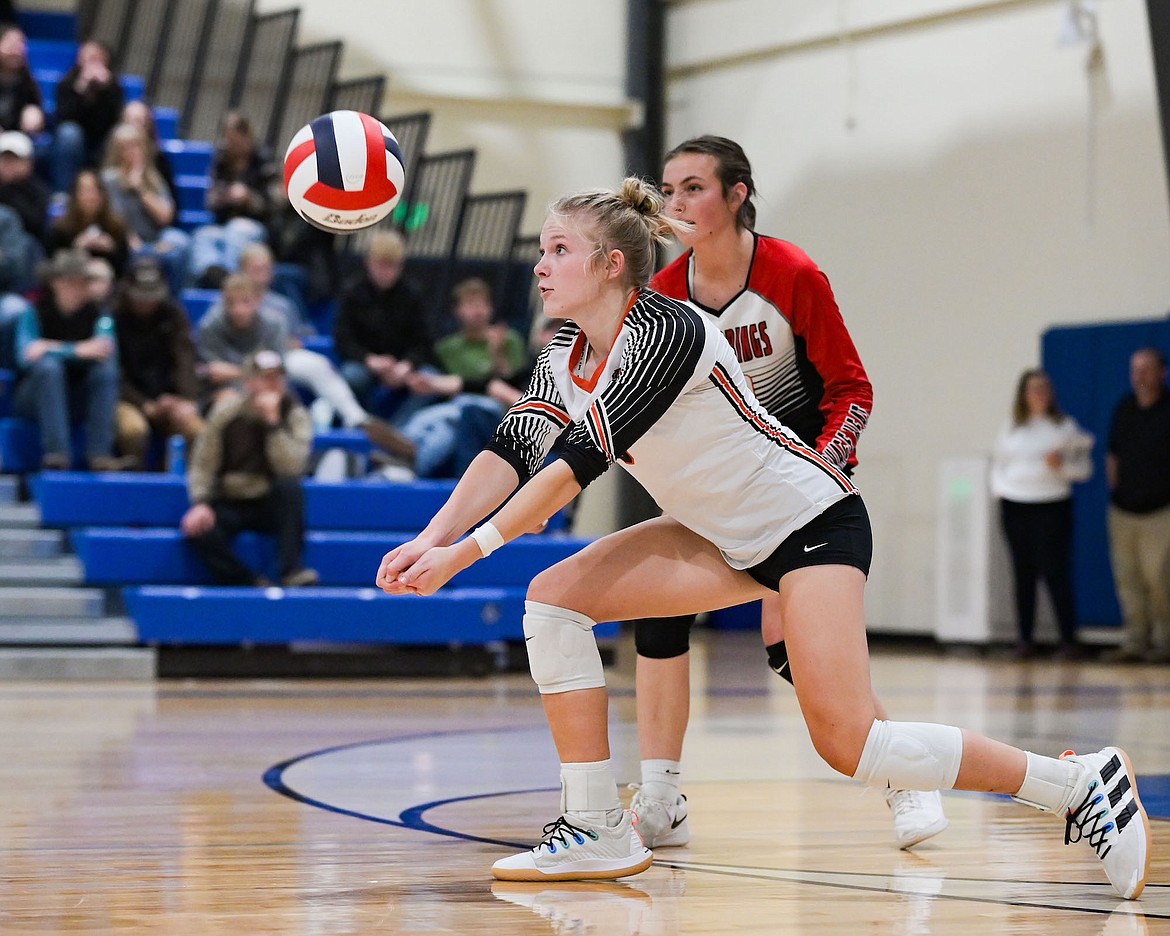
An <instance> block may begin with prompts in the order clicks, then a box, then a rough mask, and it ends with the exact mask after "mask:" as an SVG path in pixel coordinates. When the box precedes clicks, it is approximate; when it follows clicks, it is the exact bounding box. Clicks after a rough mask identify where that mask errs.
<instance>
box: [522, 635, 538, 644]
mask: <svg viewBox="0 0 1170 936" xmlns="http://www.w3.org/2000/svg"><path fill="white" fill-rule="evenodd" d="M535 636H536V634H533V635H532V637H535ZM532 637H525V638H524V642H525V643H528V641H530V640H531V639H532Z"/></svg>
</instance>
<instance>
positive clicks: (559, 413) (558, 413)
mask: <svg viewBox="0 0 1170 936" xmlns="http://www.w3.org/2000/svg"><path fill="white" fill-rule="evenodd" d="M509 412H512V413H528V412H535V413H537V414H538V415H540V416H546V417H548V418H549V419H551V420H552V421H553V422H555V423H556V424H557V425H559V426H567V425H568V424H569V423H570V422H571V421H572V420H570V419H569V414H568V413H566V412H565V411H564V410H562V409H558V408H557V407H555V406H553V405H552V404H551V403H546V402H545V401H544V400H529V401H528V402H526V403H518V404H516V405H515V406H513V407H512V409H511V410H510V411H509Z"/></svg>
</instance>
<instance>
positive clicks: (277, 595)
mask: <svg viewBox="0 0 1170 936" xmlns="http://www.w3.org/2000/svg"><path fill="white" fill-rule="evenodd" d="M124 595H125V599H126V607H127V609H128V610H129V612H130V614H131V616H132V617H133V618H134V620H135V621H136V622H137V624H138V632H139V638H140V639H141V640H142V641H144V642H147V643H165V644H170V645H183V644H198V645H215V644H229V645H231V644H240V643H247V644H279V645H284V644H290V643H310V642H311V643H325V644H340V643H348V644H397V645H410V644H422V645H429V646H435V645H453V644H454V645H478V644H485V643H492V642H495V641H503V640H513V641H519V640H523V638H524V632H523V629H522V624H521V622H522V620H523V615H524V590H523V589H503V588H486V589H462V590H456V591H453V592H451V593H450V594H442V593H440V594H437V595H432V596H431V597H429V598H426V599H419V598H415V597H406V596H401V597H391V596H389V595H384V594H382V592H381V591H379V590H377V589H375V588H373V587H367V588H360V589H347V590H344V591H338V590H332V589H326V588H299V589H289V590H285V589H258V588H215V589H210V588H208V589H203V588H194V587H186V588H174V587H170V588H167V587H160V586H144V587H141V588H129V589H126V591H125V592H124ZM599 631H600V633H599V636H601V637H612V636H614V635H615V633H616V627H615V626H614V625H600V626H599Z"/></svg>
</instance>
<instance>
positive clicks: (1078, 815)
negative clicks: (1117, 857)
mask: <svg viewBox="0 0 1170 936" xmlns="http://www.w3.org/2000/svg"><path fill="white" fill-rule="evenodd" d="M1098 786H1099V784H1098V783H1097V781H1096V780H1092V781H1090V782H1089V791H1088V792H1087V793H1086V794H1085V798H1084V800H1082V801H1081V805H1080V806H1078V807H1077V808H1076V809H1074V810H1072V811H1071V812H1069V813H1068V815H1066V816H1065V819H1064V844H1065V845H1071V844H1073V843H1075V842H1079V841H1080V840H1081V839H1082V838H1085V837H1086V836H1087V837H1088V839H1089V845H1090V846H1091V847H1092V848H1093V850H1094V851H1096V852H1097V857H1098V858H1102V859H1103V858H1104V857H1105V856H1106V855H1108V854H1109V850H1110V849H1111V848H1112V847H1113V845H1112V843H1110V842H1109V841H1108V835H1109V833H1110V832H1112V831H1113V828H1114V826H1113V823H1112V822H1106V823H1104V824H1101V820H1102V819H1104V818H1105V817H1106V816H1108V815H1109V809H1108V807H1102V808H1101V809H1100V810H1098V811H1096V812H1092V811H1091V810H1092V808H1093V807H1094V806H1096V805H1097V804H1098V803H1103V802H1104V801H1105V796H1104V794H1103V793H1098V792H1097V787H1098ZM1074 828H1075V829H1076V837H1075V838H1074V837H1073V829H1074ZM1102 849H1104V851H1102Z"/></svg>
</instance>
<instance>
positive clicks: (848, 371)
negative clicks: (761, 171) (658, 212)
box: [650, 234, 873, 466]
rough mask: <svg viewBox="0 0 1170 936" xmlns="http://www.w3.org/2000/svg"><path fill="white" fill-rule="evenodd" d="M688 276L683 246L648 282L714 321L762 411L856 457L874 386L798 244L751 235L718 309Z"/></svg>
mask: <svg viewBox="0 0 1170 936" xmlns="http://www.w3.org/2000/svg"><path fill="white" fill-rule="evenodd" d="M693 278H694V262H693V253H692V251H687V252H686V253H685V254H683V255H682V256H681V257H678V258H677V259H676V260H675V261H674V262H673V263H671V264H669V265H668V266H666V267H664V268H663V269H662V270H660V271H659V272H658V274H657V275H656V276H655V277H654V279H653V280H651V283H650V286H651V288H652V289H654V290H656V291H658V292H660V293H662V294H663V295H666V296H670V297H672V298H674V299H679V300H681V301H683V302H687V303H689V304H690V305H692V306H693V307H694V308H696V309H698V310H699V311H701V312H702V313H704V314H705V315H706V316H707V317H708V318H710V320H711V321H712V322H714V323H715V326H716V327H717V328H719V329H720V330H721V331H722V332H723V335H724V337H725V338H726V339H727V341H728V343H729V344H730V345H731V347H732V348H733V349H734V350H735V356H736V357H737V358H738V359H739V363H740V366H741V367H742V368H743V372H744V374H745V375H746V377H747V378H748V381H749V383H750V384H751V388H752V390H753V392H754V393H755V395H756V398H757V399H758V400H759V401H760V403H761V404H763V406H764V408H765V409H766V410H767V411H768V412H769V413H771V414H772V415H773V416H775V417H776V418H777V419H779V420H780V422H782V423H783V424H784V425H785V426H787V427H788V428H789V429H791V430H792V431H793V432H795V433H796V434H797V435H798V436H800V438H802V439H803V440H804V441H805V442H806V443H808V444H809V445H811V446H813V447H814V448H815V449H816V450H817V451H819V452H821V453H822V454H824V455H825V456H826V457H827V458H829V459H830V460H831V461H833V462H834V464H837V465H839V466H845V465H854V464H856V463H857V457H856V448H857V439H858V437H859V436H860V435H861V431H862V430H863V429H864V428H865V424H866V422H867V421H868V420H869V414H870V411H871V410H872V408H873V388H872V387H871V386H870V383H869V378H868V377H867V376H866V374H865V368H864V367H863V366H862V364H861V359H860V358H859V357H858V355H857V349H856V348H855V347H854V345H853V339H852V338H850V337H849V332H848V331H847V330H846V329H845V322H844V321H843V320H842V318H841V312H840V310H839V309H838V308H837V302H836V300H835V299H834V298H833V290H832V288H831V287H830V286H829V280H828V278H827V277H826V276H825V274H824V273H822V272H821V271H820V269H818V268H817V265H816V264H815V263H813V262H812V260H810V259H809V257H808V255H807V254H805V253H804V251H802V250H801V249H800V248H799V247H796V246H794V245H793V244H789V243H788V242H786V241H782V240H777V239H776V238H774V237H764V236H762V235H760V234H757V235H755V249H754V251H753V254H752V262H751V268H750V270H749V272H748V279H747V285H746V286H745V287H744V289H743V290H742V291H741V292H740V293H739V294H738V295H736V296H735V297H734V298H732V300H731V301H730V302H728V303H727V305H725V306H724V307H723V308H722V309H710V308H707V307H706V306H704V305H702V304H701V303H699V302H698V301H697V300H696V299H695V298H694V290H693V289H692V283H693Z"/></svg>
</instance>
